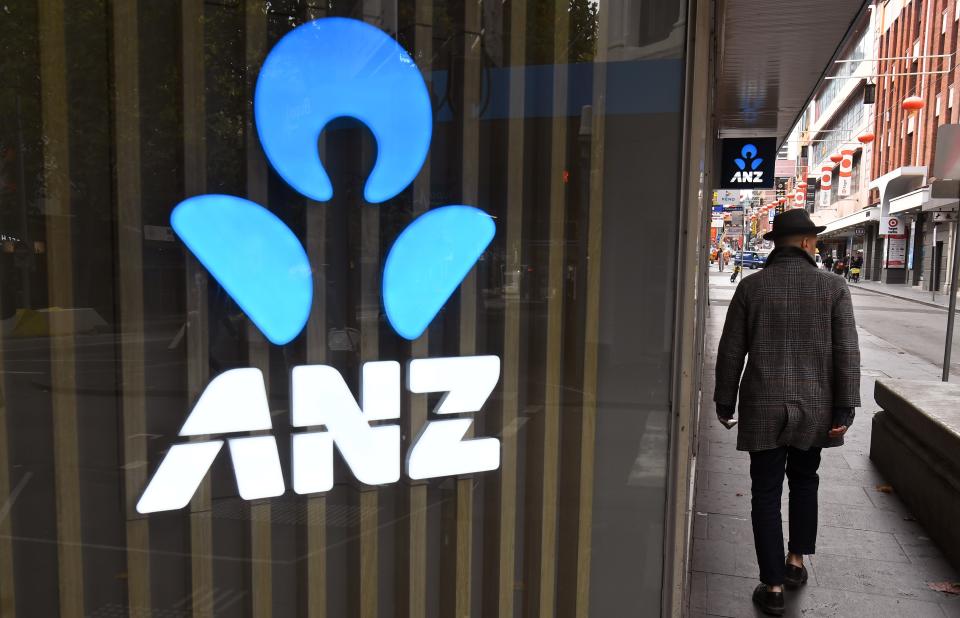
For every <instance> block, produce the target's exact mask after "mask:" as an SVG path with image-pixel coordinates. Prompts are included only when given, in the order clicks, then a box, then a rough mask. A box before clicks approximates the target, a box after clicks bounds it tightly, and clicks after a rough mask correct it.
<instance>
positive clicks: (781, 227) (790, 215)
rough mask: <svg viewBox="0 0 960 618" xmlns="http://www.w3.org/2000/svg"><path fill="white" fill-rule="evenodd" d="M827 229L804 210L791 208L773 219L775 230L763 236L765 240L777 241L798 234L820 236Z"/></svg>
mask: <svg viewBox="0 0 960 618" xmlns="http://www.w3.org/2000/svg"><path fill="white" fill-rule="evenodd" d="M825 229H827V226H825V225H817V224H815V223H814V222H813V219H811V218H810V213H808V212H807V211H806V210H804V209H803V208H791V209H790V210H787V211H784V212H782V213H780V214H779V215H777V216H776V217H774V218H773V229H772V230H770V231H769V232H767V233H766V234H764V235H763V239H764V240H776V239H778V238H783V237H784V236H796V235H797V234H819V233H820V232H822V231H823V230H825Z"/></svg>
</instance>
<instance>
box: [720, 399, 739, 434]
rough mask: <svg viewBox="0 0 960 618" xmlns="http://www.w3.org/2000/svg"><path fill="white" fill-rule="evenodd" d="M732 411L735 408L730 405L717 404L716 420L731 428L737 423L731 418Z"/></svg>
mask: <svg viewBox="0 0 960 618" xmlns="http://www.w3.org/2000/svg"><path fill="white" fill-rule="evenodd" d="M734 412H735V409H734V407H733V406H731V405H726V404H722V403H718V404H717V420H719V421H720V424H721V425H723V426H724V427H726V428H727V429H732V428H733V426H734V425H736V424H737V421H736V420H735V419H734V418H733V414H734Z"/></svg>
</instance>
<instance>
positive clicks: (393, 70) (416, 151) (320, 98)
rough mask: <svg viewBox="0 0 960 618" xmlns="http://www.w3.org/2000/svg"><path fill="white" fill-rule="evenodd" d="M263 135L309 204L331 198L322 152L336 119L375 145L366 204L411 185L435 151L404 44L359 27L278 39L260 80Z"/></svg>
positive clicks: (318, 28)
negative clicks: (321, 142) (350, 123)
mask: <svg viewBox="0 0 960 618" xmlns="http://www.w3.org/2000/svg"><path fill="white" fill-rule="evenodd" d="M254 112H255V115H256V122H257V133H258V134H259V135H260V143H261V144H262V145H263V151H264V152H265V153H266V155H267V158H268V159H270V163H271V164H272V165H273V167H274V169H275V170H277V172H278V173H279V174H280V175H281V176H283V179H284V180H286V181H287V182H288V183H289V184H290V186H292V187H293V188H294V189H296V190H297V191H299V192H300V193H302V194H303V195H306V196H307V197H309V198H310V199H313V200H317V201H319V202H325V201H327V200H329V199H330V198H332V197H333V187H332V185H331V184H330V178H329V177H328V176H327V173H326V171H325V170H324V169H323V164H322V163H321V162H320V156H319V153H318V151H317V140H318V139H319V137H320V132H321V131H322V130H323V128H324V127H325V126H327V124H328V123H329V122H330V121H331V120H334V119H335V118H340V117H343V116H349V117H351V118H356V119H357V120H359V121H360V122H362V123H363V124H365V125H366V126H367V128H369V129H370V131H371V132H372V133H373V136H374V138H375V139H376V140H377V161H376V164H375V165H374V167H373V170H372V171H371V172H370V177H369V178H368V179H367V184H366V187H365V188H364V197H365V198H366V200H367V201H368V202H371V203H375V204H376V203H380V202H384V201H386V200H389V199H390V198H392V197H394V196H395V195H397V194H398V193H400V192H401V191H403V190H404V189H405V188H406V187H407V185H409V184H410V183H411V182H413V179H414V178H415V177H416V175H417V173H418V172H419V171H420V168H421V167H422V166H423V162H424V160H426V157H427V151H428V150H429V149H430V135H431V133H432V131H433V112H432V109H431V106H430V95H429V94H428V93H427V86H426V84H424V83H423V78H422V77H421V76H420V69H418V68H417V65H416V64H415V63H414V62H413V59H412V58H411V57H410V56H409V55H408V54H407V52H406V51H405V50H404V49H403V47H401V46H400V44H399V43H397V42H396V41H394V40H393V39H391V38H390V37H389V36H387V35H386V34H384V33H383V32H382V31H381V30H379V29H377V28H375V27H373V26H370V25H368V24H365V23H363V22H361V21H356V20H353V19H345V18H341V17H331V18H327V19H318V20H316V21H312V22H309V23H306V24H304V25H302V26H300V27H299V28H296V29H295V30H293V31H291V32H290V33H289V34H287V35H286V36H284V37H283V38H282V39H280V42H278V43H277V44H276V45H275V46H274V48H273V49H272V50H271V51H270V54H269V55H268V56H267V59H266V60H265V61H264V63H263V68H262V69H261V70H260V76H259V77H258V78H257V89H256V94H255V97H254Z"/></svg>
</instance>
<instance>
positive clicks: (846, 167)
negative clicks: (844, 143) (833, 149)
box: [837, 149, 853, 197]
mask: <svg viewBox="0 0 960 618" xmlns="http://www.w3.org/2000/svg"><path fill="white" fill-rule="evenodd" d="M840 155H841V157H842V158H841V159H840V172H839V174H838V178H837V195H838V196H839V197H849V196H850V190H851V185H852V184H853V151H852V150H850V149H844V150H841V151H840Z"/></svg>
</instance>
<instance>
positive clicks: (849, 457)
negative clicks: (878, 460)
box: [843, 452, 874, 470]
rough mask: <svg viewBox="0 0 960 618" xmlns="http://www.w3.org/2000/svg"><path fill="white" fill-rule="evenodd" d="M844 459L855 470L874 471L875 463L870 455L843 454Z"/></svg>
mask: <svg viewBox="0 0 960 618" xmlns="http://www.w3.org/2000/svg"><path fill="white" fill-rule="evenodd" d="M843 458H844V459H845V460H846V462H847V465H848V466H850V468H851V469H853V470H873V469H874V468H873V462H872V461H870V457H869V455H863V454H857V453H853V452H846V453H843Z"/></svg>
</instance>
